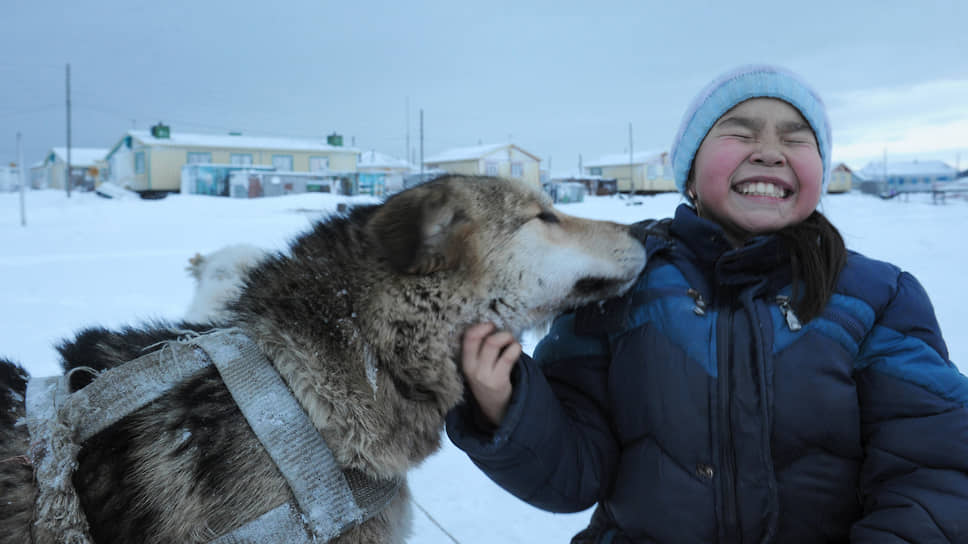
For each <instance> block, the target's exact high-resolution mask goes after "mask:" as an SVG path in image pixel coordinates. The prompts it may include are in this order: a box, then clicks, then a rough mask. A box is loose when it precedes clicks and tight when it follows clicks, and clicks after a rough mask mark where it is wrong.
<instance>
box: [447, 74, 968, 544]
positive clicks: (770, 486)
mask: <svg viewBox="0 0 968 544" xmlns="http://www.w3.org/2000/svg"><path fill="white" fill-rule="evenodd" d="M672 166H673V169H674V172H675V178H676V183H677V186H678V187H679V190H680V192H682V193H683V195H685V197H686V198H687V200H688V203H687V204H683V205H680V206H679V208H678V209H677V210H676V213H675V217H674V218H673V219H671V220H666V221H664V222H660V223H658V224H655V225H653V226H652V227H651V228H650V230H651V232H652V233H654V234H656V235H654V236H649V237H647V238H646V240H645V245H646V249H647V253H648V256H649V261H648V264H647V265H646V268H645V270H644V271H643V273H642V275H641V277H640V280H639V282H638V283H637V285H636V286H635V287H633V289H632V290H631V291H630V292H629V293H628V294H627V295H625V296H624V297H622V298H620V299H616V300H613V301H609V302H608V303H606V304H604V305H592V306H590V307H587V308H582V309H579V310H578V311H576V312H574V313H570V314H566V315H563V316H560V317H559V318H558V319H557V320H556V321H555V323H554V324H553V325H552V329H551V331H550V333H549V334H548V335H547V336H546V337H545V339H544V340H542V342H541V343H540V344H539V345H538V346H537V348H536V349H535V350H534V358H533V359H531V358H529V357H527V356H520V357H519V354H520V351H521V348H520V345H518V344H517V342H516V341H515V340H514V338H513V337H511V336H510V334H508V333H506V332H494V331H493V326H492V325H489V324H481V325H476V326H473V327H471V328H469V329H468V330H467V331H466V333H465V335H464V339H463V345H462V356H461V357H462V361H461V363H462V366H463V370H464V373H465V376H466V378H467V384H468V390H469V393H470V394H469V395H468V399H467V402H466V403H465V404H464V405H462V406H460V407H459V408H458V409H456V410H454V411H453V412H452V413H451V414H449V417H448V434H449V436H450V438H451V440H452V441H453V442H454V443H455V444H456V445H457V446H458V447H460V448H462V449H463V450H464V451H466V452H467V453H468V455H469V456H470V457H471V459H472V460H473V461H474V462H475V463H476V464H477V465H478V466H479V467H481V469H482V470H484V471H485V472H486V473H487V474H488V475H489V476H490V477H491V478H492V479H493V480H494V481H495V482H497V483H498V484H500V485H501V486H502V487H504V488H505V489H507V490H508V491H510V492H511V493H513V494H515V495H516V496H518V497H519V498H521V499H523V500H525V501H527V502H528V503H530V504H532V505H534V506H537V507H539V508H543V509H546V510H550V511H553V512H575V511H579V510H582V509H585V508H588V507H590V506H592V505H594V504H596V503H597V505H598V507H597V508H596V510H595V513H594V514H593V516H592V520H591V523H590V525H589V527H588V528H587V529H586V530H584V531H582V532H581V533H579V534H578V535H576V537H575V539H574V540H573V542H576V543H577V542H581V543H592V542H601V543H606V542H607V543H612V544H619V543H632V542H635V543H676V544H678V543H691V542H696V543H700V542H702V543H709V542H722V543H726V542H729V543H732V542H746V543H751V542H778V543H783V544H790V543H797V542H803V543H820V542H824V543H826V542H839V543H847V542H852V543H862V542H863V543H874V542H876V543H889V542H897V543H901V542H905V543H909V542H918V543H927V542H945V543H966V542H968V378H965V377H964V376H962V375H961V374H960V373H959V372H958V370H957V369H956V367H955V366H954V365H953V364H952V363H951V362H950V361H949V360H948V353H947V348H946V347H945V343H944V341H943V339H942V338H941V333H940V330H939V328H938V324H937V320H936V318H935V316H934V311H933V309H932V307H931V303H930V301H929V300H928V297H927V295H926V294H925V292H924V290H923V289H922V288H921V286H920V285H919V283H918V282H917V280H915V279H914V277H912V276H911V275H910V274H908V273H906V272H903V271H901V270H899V269H897V268H896V267H894V266H892V265H890V264H888V263H884V262H880V261H876V260H873V259H870V258H867V257H864V256H862V255H860V254H857V253H854V252H850V251H847V250H846V249H845V247H844V243H843V240H842V238H841V237H840V234H839V233H838V232H837V230H836V229H835V228H834V227H833V225H831V224H830V223H829V222H828V221H827V220H826V219H825V218H824V216H823V215H822V214H821V213H820V212H818V211H816V207H817V205H818V203H819V200H820V195H821V194H822V193H823V192H824V190H825V188H826V185H827V182H828V178H829V172H830V128H829V123H828V120H827V116H826V112H825V108H824V105H823V103H822V101H821V100H820V98H819V97H818V96H817V94H816V93H815V92H814V91H812V90H811V89H810V87H808V86H807V85H806V84H805V83H804V82H803V81H802V80H801V79H800V78H799V77H797V76H796V75H794V74H792V73H790V72H788V71H786V70H784V69H781V68H777V67H772V66H744V67H741V68H739V69H736V70H733V71H731V72H728V73H726V74H724V75H722V76H720V77H719V78H717V79H715V80H714V81H713V82H711V83H710V84H709V85H708V86H707V87H706V88H705V89H703V91H702V92H701V93H700V94H699V95H698V96H697V97H696V99H695V100H694V101H693V103H692V105H691V106H690V108H689V110H688V111H687V112H686V114H685V116H684V117H683V121H682V125H681V127H680V129H679V132H678V134H677V136H676V139H675V142H674V145H673V148H672Z"/></svg>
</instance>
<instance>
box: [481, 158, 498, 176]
mask: <svg viewBox="0 0 968 544" xmlns="http://www.w3.org/2000/svg"><path fill="white" fill-rule="evenodd" d="M484 175H486V176H496V175H497V162H496V161H487V162H485V163H484Z"/></svg>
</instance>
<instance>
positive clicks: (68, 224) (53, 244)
mask: <svg viewBox="0 0 968 544" xmlns="http://www.w3.org/2000/svg"><path fill="white" fill-rule="evenodd" d="M347 201H348V202H349V203H351V204H356V203H366V202H374V201H375V200H374V199H372V198H369V197H353V198H349V197H338V196H333V195H322V194H304V195H293V196H287V197H278V198H265V199H257V200H232V199H227V198H216V197H205V196H195V195H186V196H181V195H172V196H169V197H168V198H166V199H164V200H158V201H146V200H139V199H121V200H108V199H104V198H100V197H97V196H95V195H94V194H92V193H76V192H75V193H74V194H73V195H72V197H71V198H70V199H68V198H66V196H65V195H64V193H63V192H60V191H32V192H29V193H27V226H26V227H22V226H21V225H20V213H19V206H20V203H19V195H18V194H16V193H3V194H0V305H2V308H3V319H2V321H0V355H3V356H5V357H8V358H11V359H13V360H16V361H19V362H20V363H21V364H23V365H24V366H25V367H26V368H27V369H28V370H29V371H30V372H31V373H32V374H33V375H37V376H41V375H51V374H55V373H57V372H58V369H59V367H58V363H57V356H56V352H55V351H54V349H53V344H54V343H55V342H57V341H58V339H60V338H63V337H65V336H69V335H70V334H71V333H72V332H73V331H75V330H76V329H78V328H80V327H83V326H89V325H104V326H109V327H112V326H119V325H122V324H127V323H137V322H140V321H143V320H146V319H153V318H163V319H172V320H176V319H179V318H181V316H182V315H183V314H184V313H185V311H186V309H187V308H188V306H189V302H190V300H191V297H192V293H193V282H192V280H191V278H190V277H189V276H188V274H187V272H186V271H185V267H186V265H187V264H188V259H189V258H190V257H191V256H193V255H194V254H195V253H196V252H201V253H206V252H210V251H214V250H216V249H219V248H221V247H222V246H225V245H227V244H233V243H240V242H247V243H251V244H256V245H259V246H262V247H266V248H270V249H282V248H284V247H285V246H286V243H287V241H288V240H290V239H291V238H292V237H294V236H295V235H296V234H298V233H300V232H302V231H303V230H305V229H307V228H308V227H309V225H310V222H311V221H313V220H314V219H316V218H319V217H321V216H323V215H325V214H327V213H331V212H332V211H334V210H335V209H336V206H337V204H338V203H340V202H347ZM679 202H680V198H679V197H678V196H677V195H660V196H656V197H634V198H632V199H628V198H618V197H592V198H589V199H587V200H586V201H585V202H583V203H575V204H565V205H562V206H561V209H562V210H563V211H565V212H566V213H570V214H573V215H578V216H582V217H589V218H595V219H610V220H614V221H620V222H632V221H636V220H639V219H642V218H646V217H666V216H669V215H671V214H672V213H673V211H674V209H675V207H676V205H677V204H678V203H679ZM822 210H823V211H824V212H825V213H826V214H827V216H828V217H829V218H830V219H831V220H832V221H833V223H834V224H835V225H837V227H838V228H840V229H841V232H842V233H843V235H844V237H845V239H846V240H847V245H848V247H850V248H851V249H855V250H857V251H860V252H862V253H865V254H867V255H868V256H871V257H874V258H879V259H883V260H887V261H890V262H893V263H894V264H897V265H899V266H901V267H902V268H904V269H906V270H908V271H910V272H912V273H913V274H914V275H915V276H917V277H918V279H920V280H921V282H922V283H923V284H924V286H925V288H926V289H927V291H928V293H929V294H930V295H931V297H932V301H933V302H934V305H935V310H936V312H937V314H938V318H939V321H940V323H941V329H942V331H943V332H944V334H945V337H946V340H947V342H948V347H949V349H950V351H951V359H952V360H953V361H955V363H956V364H958V365H959V367H960V368H961V370H962V372H963V373H968V337H965V336H964V335H963V334H962V332H961V331H963V329H964V326H965V324H966V323H968V289H963V288H962V287H961V286H960V284H959V283H958V282H959V281H960V280H961V279H962V271H963V270H966V268H968V266H966V265H968V236H966V235H965V234H964V231H963V230H962V229H963V228H964V227H965V226H966V225H968V202H965V201H962V200H950V199H949V201H948V203H947V204H945V205H933V204H931V202H930V198H929V197H918V196H914V197H912V198H911V200H910V201H902V200H901V199H900V198H898V199H894V200H880V199H878V198H875V197H870V196H866V195H860V194H847V195H830V196H827V197H825V200H824V202H823V203H822ZM534 342H535V338H533V337H531V336H529V337H527V338H525V344H526V349H527V350H528V351H530V350H531V349H533V345H534ZM443 442H444V447H443V449H442V450H441V451H440V452H439V453H438V454H436V455H434V456H433V457H431V458H430V459H429V460H428V461H427V462H426V463H425V464H424V465H423V466H421V467H420V468H419V469H417V470H416V471H414V472H413V473H412V475H411V479H410V482H411V487H412V489H413V492H414V495H415V498H416V501H417V504H418V508H417V509H415V510H414V528H415V533H414V535H413V537H412V538H411V540H410V541H411V542H414V543H421V544H424V543H427V544H438V543H439V544H451V543H453V542H455V541H457V542H460V543H462V544H470V543H484V542H507V543H518V542H520V543H525V542H527V543H529V544H530V543H533V542H567V541H568V540H569V539H570V537H571V535H573V534H574V533H575V532H576V531H578V530H579V529H581V528H582V527H584V525H585V523H586V522H587V520H588V516H589V512H583V513H579V514H570V515H555V514H549V513H546V512H542V511H539V510H537V509H534V508H531V507H529V506H527V505H525V504H523V503H521V502H519V501H518V500H517V499H515V498H513V497H512V496H510V495H508V494H506V493H504V492H503V491H502V490H501V489H500V488H498V487H497V486H495V485H494V484H492V483H491V482H490V481H489V480H488V479H487V478H486V477H484V476H483V475H481V473H480V472H478V470H477V469H476V468H475V467H474V466H473V465H472V464H471V463H470V461H468V460H467V458H466V457H465V456H464V455H463V454H462V453H461V452H460V451H458V450H457V449H456V448H454V447H453V446H451V445H450V443H449V441H447V440H446V438H445V439H444V440H443ZM434 520H436V521H434ZM438 524H439V526H438Z"/></svg>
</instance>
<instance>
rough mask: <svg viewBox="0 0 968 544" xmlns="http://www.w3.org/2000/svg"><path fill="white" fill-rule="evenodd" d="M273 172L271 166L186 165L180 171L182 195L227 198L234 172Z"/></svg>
mask: <svg viewBox="0 0 968 544" xmlns="http://www.w3.org/2000/svg"><path fill="white" fill-rule="evenodd" d="M240 171H246V172H250V171H252V172H255V171H268V172H272V171H274V168H272V167H271V166H256V165H251V164H250V165H245V166H242V165H237V164H186V165H184V166H182V170H181V189H180V190H181V193H182V194H183V195H211V196H229V180H230V177H231V175H232V173H234V172H240Z"/></svg>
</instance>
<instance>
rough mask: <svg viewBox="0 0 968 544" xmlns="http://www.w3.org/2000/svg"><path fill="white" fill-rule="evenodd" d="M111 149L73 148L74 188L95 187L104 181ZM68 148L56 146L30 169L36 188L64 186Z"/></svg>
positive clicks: (72, 172) (72, 176) (72, 170)
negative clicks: (107, 158) (107, 157)
mask: <svg viewBox="0 0 968 544" xmlns="http://www.w3.org/2000/svg"><path fill="white" fill-rule="evenodd" d="M107 153H108V150H107V149H104V148H100V147H71V157H70V158H71V181H72V184H71V187H72V188H74V187H76V188H81V189H87V190H93V189H94V186H95V185H96V184H97V183H98V182H99V181H101V180H103V179H104V178H103V173H104V169H105V167H106V166H107V162H106V161H105V156H106V155H107ZM66 169H67V148H66V147H54V148H51V150H50V151H48V152H47V155H45V156H44V160H43V162H41V163H40V164H38V165H34V166H33V167H32V168H31V172H30V179H31V186H32V187H34V188H35V189H47V188H49V189H65V188H66V187H65V186H64V179H65V177H66V176H65V175H64V171H65V170H66Z"/></svg>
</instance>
